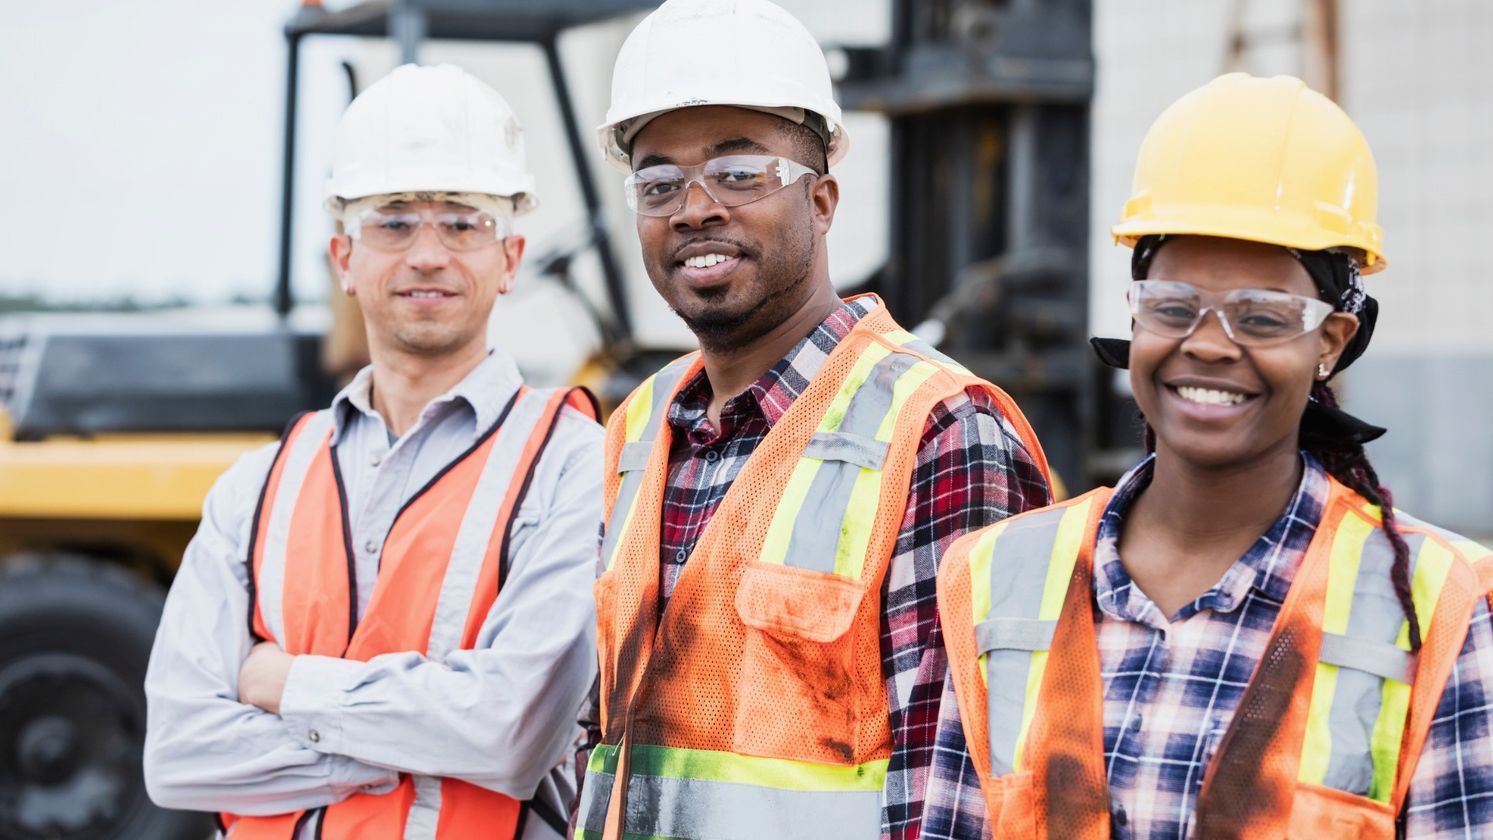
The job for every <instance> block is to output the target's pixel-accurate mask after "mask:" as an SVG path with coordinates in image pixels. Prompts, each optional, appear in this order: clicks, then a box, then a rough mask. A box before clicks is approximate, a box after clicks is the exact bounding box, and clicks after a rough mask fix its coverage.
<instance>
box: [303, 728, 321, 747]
mask: <svg viewBox="0 0 1493 840" xmlns="http://www.w3.org/2000/svg"><path fill="white" fill-rule="evenodd" d="M306 740H308V741H310V742H311V743H313V744H319V743H321V733H320V732H317V731H316V730H315V729H311V730H307V732H306Z"/></svg>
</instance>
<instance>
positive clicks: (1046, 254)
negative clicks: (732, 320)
mask: <svg viewBox="0 0 1493 840" xmlns="http://www.w3.org/2000/svg"><path fill="white" fill-rule="evenodd" d="M892 14H893V25H892V38H891V42H890V43H889V44H887V45H886V46H885V47H884V48H870V49H850V50H847V51H846V58H847V71H846V75H845V77H844V79H843V80H842V84H841V90H840V98H841V103H842V105H843V106H844V107H846V108H847V109H851V110H859V111H869V112H875V113H881V114H884V115H885V116H886V118H887V119H888V121H889V123H890V137H891V177H890V181H889V183H890V185H891V195H890V200H891V208H890V214H889V216H890V225H891V235H890V259H889V262H888V264H887V266H886V268H885V269H884V270H883V272H882V273H881V275H880V276H879V277H878V278H876V279H875V281H874V283H873V285H874V286H875V288H876V290H877V291H878V292H880V293H881V295H882V296H883V297H884V298H885V299H886V301H887V303H888V305H889V306H890V307H891V308H892V311H894V312H896V313H897V314H898V316H899V317H900V318H902V319H903V320H904V322H905V323H917V322H919V321H922V322H923V323H922V325H921V326H920V327H919V328H918V331H919V332H920V333H923V334H924V337H927V338H932V339H933V340H935V342H936V343H938V344H939V345H940V347H941V349H943V350H944V351H946V352H948V353H949V354H950V355H952V356H954V357H956V358H958V359H959V360H960V361H961V362H963V363H965V364H966V365H968V366H969V367H970V368H971V369H973V370H974V371H975V372H976V373H978V374H980V375H981V376H984V377H985V378H987V379H989V380H990V381H992V382H994V383H995V384H996V385H999V386H1000V387H1001V388H1003V389H1004V390H1006V391H1007V392H1009V393H1010V394H1011V395H1012V396H1013V397H1015V398H1016V400H1017V402H1018V403H1019V404H1020V405H1021V407H1022V410H1023V411H1024V412H1025V413H1026V415H1027V417H1028V418H1029V419H1030V420H1031V422H1032V425H1033V427H1034V428H1036V429H1038V430H1040V434H1041V438H1042V441H1043V444H1044V447H1045V449H1046V452H1047V457H1048V458H1049V460H1050V461H1051V464H1052V467H1053V469H1054V470H1055V471H1056V472H1057V474H1059V475H1060V476H1062V478H1063V480H1064V481H1066V482H1067V483H1068V484H1069V485H1070V486H1071V487H1073V488H1074V489H1075V490H1077V489H1081V488H1084V487H1088V486H1092V485H1093V484H1095V483H1098V482H1100V481H1103V480H1106V479H1108V478H1111V477H1113V472H1114V471H1113V469H1112V468H1111V467H1110V464H1112V463H1123V462H1125V459H1126V457H1127V455H1128V453H1122V454H1119V455H1117V456H1116V455H1109V457H1106V454H1107V453H1108V452H1109V451H1110V449H1111V445H1112V442H1113V441H1114V440H1115V439H1117V438H1118V439H1119V440H1122V441H1123V440H1125V436H1126V435H1127V434H1129V432H1128V431H1127V430H1125V429H1123V428H1122V429H1119V430H1110V429H1108V428H1106V427H1105V426H1104V423H1103V421H1102V420H1101V418H1104V417H1112V416H1119V417H1121V418H1126V417H1129V416H1133V413H1127V412H1126V411H1125V410H1124V409H1123V408H1122V407H1117V406H1111V405H1109V403H1111V402H1114V400H1115V398H1114V397H1113V396H1112V395H1111V390H1110V388H1109V381H1110V380H1109V378H1108V376H1107V373H1106V372H1101V371H1100V370H1099V369H1098V366H1097V365H1096V364H1095V363H1094V360H1093V357H1092V354H1091V353H1090V352H1089V348H1088V347H1087V346H1086V341H1085V339H1086V336H1087V330H1088V293H1089V290H1088V236H1089V226H1088V222H1089V104H1090V102H1091V100H1092V98H1093V95H1094V57H1093V49H1092V45H1091V41H1092V38H1091V29H1092V19H1093V11H1092V6H1091V0H1041V2H1038V0H1006V2H999V1H998V0H892ZM1115 409H1118V410H1117V411H1116V410H1115ZM1121 425H1122V426H1124V425H1125V424H1124V423H1122V424H1121Z"/></svg>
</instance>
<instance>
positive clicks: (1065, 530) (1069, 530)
mask: <svg viewBox="0 0 1493 840" xmlns="http://www.w3.org/2000/svg"><path fill="white" fill-rule="evenodd" d="M1093 504H1094V497H1093V496H1090V497H1088V498H1087V499H1084V500H1083V502H1082V503H1080V504H1076V505H1070V506H1069V507H1068V509H1067V510H1065V511H1063V518H1062V519H1061V520H1060V521H1059V522H1058V533H1057V539H1055V540H1054V541H1053V544H1052V555H1051V556H1050V557H1049V558H1048V560H1047V579H1046V581H1044V582H1043V584H1042V604H1041V606H1040V607H1038V609H1037V620H1038V621H1057V620H1058V618H1059V617H1061V616H1062V614H1063V602H1064V601H1065V600H1067V596H1068V584H1069V582H1070V581H1071V579H1072V578H1073V567H1074V566H1075V565H1077V563H1078V551H1079V548H1080V544H1081V543H1082V542H1083V539H1084V537H1085V536H1087V535H1086V534H1085V527H1084V526H1085V525H1087V524H1088V521H1089V507H1090V506H1091V505H1093ZM1047 655H1048V651H1045V650H1039V651H1033V652H1032V667H1031V670H1030V671H1029V672H1027V676H1026V700H1025V701H1024V702H1023V703H1022V704H1021V729H1020V730H1019V731H1018V732H1017V735H1016V750H1015V752H1014V754H1013V760H1012V762H1011V766H1012V769H1014V770H1020V769H1021V760H1022V758H1023V756H1022V753H1023V752H1024V748H1025V746H1026V736H1027V732H1028V731H1029V730H1030V729H1031V726H1032V717H1033V716H1034V715H1035V714H1036V712H1037V697H1038V695H1039V694H1041V693H1042V675H1043V674H1045V673H1046V672H1047Z"/></svg>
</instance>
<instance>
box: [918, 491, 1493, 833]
mask: <svg viewBox="0 0 1493 840" xmlns="http://www.w3.org/2000/svg"><path fill="white" fill-rule="evenodd" d="M1107 498H1108V490H1107V489H1101V490H1097V491H1094V492H1092V493H1089V494H1086V495H1085V496H1082V497H1079V498H1077V499H1073V500H1071V501H1069V502H1066V503H1064V504H1061V505H1056V506H1053V507H1050V508H1046V509H1043V510H1040V511H1034V512H1032V513H1029V514H1025V515H1023V516H1020V517H1015V518H1013V519H1011V520H1008V521H1007V522H1004V523H1001V524H1000V525H997V526H994V527H993V528H989V529H985V530H983V531H980V532H976V533H974V534H971V535H967V536H966V537H964V538H962V539H961V540H959V541H958V542H956V543H955V545H954V546H953V547H952V548H951V549H950V551H949V553H948V555H947V557H946V558H945V565H944V567H943V568H942V570H941V571H940V574H939V593H938V595H939V608H940V614H941V615H942V616H943V621H944V625H945V628H946V640H947V644H948V648H949V656H950V669H951V673H952V675H953V679H954V686H955V691H956V694H957V696H958V700H959V708H960V713H961V716H962V718H963V721H964V727H965V735H966V738H967V742H968V745H969V749H970V753H971V756H972V757H973V759H974V765H975V768H976V772H977V774H978V775H979V777H980V784H981V789H982V791H983V792H984V794H985V799H986V804H987V808H988V809H989V814H990V818H991V825H992V831H993V835H994V836H995V837H996V838H1002V837H1018V836H1020V837H1058V836H1062V837H1107V836H1109V830H1110V829H1109V824H1108V818H1109V802H1108V794H1107V791H1106V789H1105V787H1104V784H1103V780H1104V778H1105V777H1104V775H1103V774H1104V769H1105V768H1104V763H1103V746H1102V732H1103V719H1102V707H1101V705H1100V698H1101V697H1102V692H1103V686H1102V685H1101V684H1100V681H1099V679H1098V664H1097V659H1098V652H1097V647H1096V640H1095V636H1094V631H1093V617H1092V616H1093V613H1092V607H1091V603H1092V595H1091V594H1090V593H1091V591H1092V575H1093V569H1092V559H1091V552H1092V548H1093V545H1094V540H1095V535H1096V531H1097V528H1098V522H1099V515H1100V514H1101V513H1102V511H1103V508H1104V504H1105V502H1106V500H1107ZM1074 522H1078V523H1081V527H1078V528H1072V527H1068V528H1065V527H1064V526H1065V525H1066V526H1072V525H1073V523H1074ZM1074 531H1076V532H1077V533H1079V534H1080V538H1079V539H1077V540H1066V541H1065V539H1064V537H1065V535H1071V534H1072V533H1073V532H1074ZM1402 531H1403V532H1404V533H1405V536H1406V539H1407V541H1409V542H1410V543H1411V546H1412V556H1413V558H1414V561H1415V562H1414V565H1413V571H1412V575H1413V581H1414V584H1413V587H1412V588H1413V590H1414V591H1415V599H1414V600H1415V604H1416V612H1417V614H1418V616H1419V618H1420V620H1421V621H1422V626H1425V627H1428V628H1429V630H1428V633H1427V636H1426V644H1425V646H1424V647H1423V648H1422V651H1421V653H1420V655H1419V656H1418V657H1411V656H1410V654H1409V653H1408V641H1407V636H1408V631H1407V629H1406V624H1405V622H1404V616H1403V614H1402V613H1401V612H1400V611H1399V609H1398V606H1397V602H1396V601H1394V599H1393V598H1392V596H1391V597H1385V596H1384V594H1383V592H1382V591H1375V589H1376V587H1377V586H1378V585H1379V583H1380V581H1379V577H1380V576H1384V575H1387V569H1388V563H1389V562H1390V559H1389V558H1391V557H1392V554H1391V549H1390V548H1389V544H1388V540H1387V538H1386V537H1385V535H1384V533H1383V531H1382V528H1381V525H1380V521H1379V516H1378V511H1377V509H1375V508H1373V507H1372V506H1371V505H1368V504H1367V503H1366V502H1364V501H1363V499H1362V498H1361V497H1359V496H1357V495H1356V494H1354V493H1353V492H1352V491H1351V490H1349V489H1348V488H1346V487H1344V486H1342V485H1341V484H1339V483H1337V482H1336V481H1333V482H1332V486H1331V490H1330V494H1329V499H1328V504H1327V505H1326V508H1325V510H1324V514H1323V518H1322V522H1321V525H1320V526H1319V527H1318V529H1317V532H1316V533H1315V535H1314V536H1313V540H1312V543H1311V546H1310V547H1309V548H1308V550H1307V553H1306V556H1305V559H1304V561H1303V565H1302V567H1301V569H1300V570H1299V571H1298V572H1297V577H1296V580H1295V582H1294V583H1293V585H1292V588H1291V590H1290V593H1289V594H1288V596H1287V599H1286V602H1285V604H1284V605H1283V606H1282V608H1281V612H1280V615H1279V617H1278V619H1277V622H1276V624H1275V626H1274V628H1272V632H1271V638H1270V642H1269V644H1268V646H1267V648H1266V653H1265V655H1264V657H1262V659H1261V661H1260V664H1259V665H1258V666H1257V668H1256V670H1255V673H1254V675H1253V677H1252V678H1251V680H1250V683H1249V686H1248V687H1247V688H1246V690H1245V693H1244V695H1243V697H1242V698H1241V700H1240V702H1239V706H1238V708H1237V709H1236V710H1235V712H1234V714H1233V719H1232V721H1231V724H1230V726H1229V729H1228V730H1227V732H1226V733H1225V735H1224V739H1223V741H1222V742H1221V743H1220V745H1219V748H1218V752H1217V753H1216V754H1215V755H1214V757H1213V761H1212V763H1211V764H1210V766H1209V768H1208V771H1207V774H1206V776H1205V782H1204V788H1203V792H1202V794H1201V796H1200V798H1199V800H1198V806H1197V812H1196V823H1195V825H1196V831H1197V832H1198V836H1206V837H1284V836H1292V837H1295V836H1363V837H1393V836H1394V818H1395V815H1396V814H1398V812H1399V809H1400V807H1401V806H1402V805H1403V803H1404V798H1405V795H1406V791H1407V790H1408V787H1409V782H1410V779H1411V777H1412V775H1413V773H1414V769H1415V763H1416V760H1417V759H1418V758H1419V755H1420V752H1421V748H1422V746H1423V745H1424V742H1425V738H1426V734H1427V732H1428V731H1429V728H1430V721H1431V716H1432V715H1433V713H1434V710H1435V708H1436V705H1437V702H1438V700H1439V698H1440V696H1441V693H1442V690H1443V688H1444V686H1445V685H1446V681H1447V677H1448V675H1449V673H1450V671H1451V668H1452V665H1453V664H1454V662H1455V660H1456V657H1457V655H1458V652H1459V651H1460V649H1461V645H1462V642H1463V639H1464V638H1465V635H1466V632H1467V623H1468V619H1469V616H1470V615H1471V613H1472V609H1473V606H1474V604H1475V603H1476V601H1477V600H1478V599H1479V598H1482V597H1485V592H1486V587H1485V586H1483V585H1481V584H1480V583H1479V582H1478V579H1477V571H1475V570H1474V567H1473V565H1472V563H1471V562H1469V557H1468V556H1467V555H1465V554H1463V553H1461V552H1459V551H1458V550H1457V548H1456V547H1454V546H1453V544H1452V543H1451V542H1450V541H1449V540H1448V539H1447V538H1446V536H1445V535H1444V534H1441V533H1438V532H1435V531H1433V530H1431V529H1426V528H1417V527H1414V526H1402ZM1034 557H1041V558H1045V559H1046V561H1047V562H1046V563H1045V564H1041V563H1038V565H1039V566H1043V565H1045V571H1046V574H1032V573H1030V572H1029V571H1028V572H1026V573H1023V572H1022V571H1021V564H1022V563H1023V562H1025V563H1033V562H1034V560H1033V558H1034ZM1065 564H1066V565H1065ZM1062 569H1070V570H1071V573H1069V574H1061V573H1060V571H1061V570H1062ZM1013 589H1014V590H1016V591H1012V590H1013ZM1075 591H1077V592H1079V593H1081V595H1082V597H1081V598H1079V597H1076V596H1075V594H1074V593H1075ZM1023 593H1025V596H1026V597H1028V598H1031V599H1034V601H1035V602H1036V603H1038V604H1051V603H1052V602H1054V601H1057V600H1061V601H1063V602H1064V605H1065V606H1064V610H1063V612H1062V616H1061V618H1060V619H1057V620H1056V623H1055V626H1053V627H1050V628H1045V629H1046V630H1047V632H1046V633H1045V634H1044V633H1034V632H1032V630H1031V629H1030V628H1028V629H1027V631H1026V632H1025V635H1024V636H1023V635H1022V634H1021V633H1018V632H1015V631H1014V630H1013V628H1019V627H1021V626H1023V624H1022V623H1023V622H1028V621H1040V620H1041V619H1042V618H1044V617H1042V616H1032V617H1030V618H1029V617H1027V616H1026V615H1022V614H1013V612H1012V609H1011V608H1010V607H1009V606H1003V605H1002V604H1003V602H1005V601H1007V599H1008V598H1010V600H1011V602H1013V603H1019V602H1020V599H1021V597H1022V596H1023ZM1080 602H1081V605H1082V609H1081V610H1078V609H1077V607H1078V606H1079V604H1080ZM1386 605H1387V606H1386ZM1016 613H1020V610H1019V609H1018V610H1016ZM1355 614H1356V618H1357V620H1356V621H1355ZM1070 628H1079V629H1081V630H1082V632H1081V633H1078V634H1074V633H1072V632H1071V629H1070ZM1344 631H1346V632H1344ZM1080 660H1086V661H1087V662H1089V663H1092V664H1091V665H1088V664H1081V663H1080ZM1012 663H1017V664H1018V665H1019V667H1022V668H1025V670H1024V671H1016V672H1013V671H1011V667H1012ZM1012 673H1016V674H1017V675H1018V676H1019V677H1020V679H1018V682H1019V683H1022V685H1023V687H1024V688H1025V690H1024V691H1018V690H1013V689H1011V688H1010V687H1009V686H1007V685H1005V684H1004V683H1006V682H1008V675H1010V674H1012ZM1076 674H1081V677H1080V678H1078V679H1075V675H1076ZM1402 680H1403V681H1402ZM1074 693H1077V695H1078V696H1080V697H1082V698H1084V700H1083V701H1082V702H1078V701H1075V699H1074V697H1073V696H1071V695H1073V694H1074ZM1012 721H1017V722H1018V723H1014V724H1013V723H1012ZM1054 727H1055V728H1057V729H1059V730H1066V731H1067V733H1068V735H1069V738H1070V742H1071V739H1072V734H1073V732H1077V733H1080V734H1081V735H1082V739H1083V741H1084V742H1091V743H1092V744H1093V746H1092V752H1091V753H1089V754H1087V755H1081V756H1074V755H1071V754H1069V753H1068V752H1067V749H1066V748H1065V747H1062V744H1063V742H1062V739H1061V738H1059V739H1055V743H1056V744H1057V745H1058V746H1049V745H1048V744H1046V743H1045V741H1046V740H1048V739H1051V738H1052V736H1051V732H1050V730H1051V729H1052V728H1054ZM1055 759H1056V760H1055ZM1070 760H1071V761H1074V762H1076V765H1077V766H1079V767H1081V768H1083V771H1082V774H1081V777H1082V778H1081V779H1080V780H1079V781H1080V782H1082V783H1075V781H1073V780H1072V779H1071V776H1072V775H1073V774H1072V771H1071V770H1070V769H1069V768H1068V767H1066V766H1059V765H1065V764H1066V762H1069V761H1070ZM1365 766H1367V767H1368V768H1370V769H1369V770H1364V767H1365ZM1065 773H1066V774H1068V775H1069V777H1070V779H1069V780H1067V781H1063V780H1062V779H1061V778H1060V775H1061V774H1065ZM1095 779H1097V780H1098V785H1097V788H1096V787H1095V786H1094V784H1092V782H1093V780H1095ZM1334 785H1337V786H1336V787H1334ZM1054 790H1057V791H1059V792H1060V797H1059V796H1049V797H1047V798H1044V796H1043V793H1044V791H1054ZM1060 811H1061V812H1062V813H1059V812H1060ZM1075 815H1081V816H1082V824H1081V825H1078V826H1075V825H1074V822H1075V819H1076V818H1075Z"/></svg>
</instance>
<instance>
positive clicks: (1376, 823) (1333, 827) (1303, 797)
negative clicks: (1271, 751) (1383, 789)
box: [1286, 782, 1395, 840]
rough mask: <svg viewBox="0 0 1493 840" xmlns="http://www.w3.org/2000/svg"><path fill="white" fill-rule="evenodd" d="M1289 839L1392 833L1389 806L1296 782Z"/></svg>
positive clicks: (1388, 835) (1364, 838) (1335, 839)
mask: <svg viewBox="0 0 1493 840" xmlns="http://www.w3.org/2000/svg"><path fill="white" fill-rule="evenodd" d="M1286 836H1287V837H1290V838H1302V840H1323V838H1327V837H1331V838H1333V840H1339V838H1341V839H1342V840H1356V839H1357V838H1362V840H1368V838H1381V837H1382V838H1386V840H1392V838H1393V837H1394V836H1395V815H1394V813H1393V812H1391V811H1390V809H1389V806H1388V805H1386V804H1384V803H1382V802H1375V801H1374V800H1372V799H1367V798H1365V797H1362V796H1355V795H1353V794H1351V793H1345V792H1344V791H1340V790H1334V789H1332V788H1329V787H1323V786H1322V785H1315V784H1312V783H1311V782H1297V783H1296V793H1295V795H1294V796H1293V797H1292V801H1291V822H1290V829H1289V830H1288V831H1287V832H1286Z"/></svg>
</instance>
